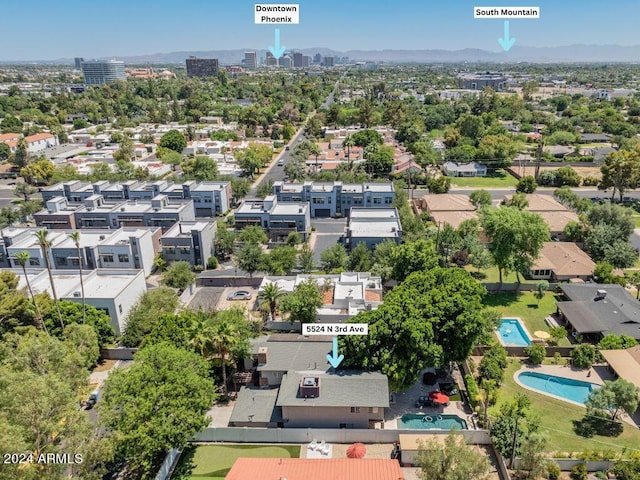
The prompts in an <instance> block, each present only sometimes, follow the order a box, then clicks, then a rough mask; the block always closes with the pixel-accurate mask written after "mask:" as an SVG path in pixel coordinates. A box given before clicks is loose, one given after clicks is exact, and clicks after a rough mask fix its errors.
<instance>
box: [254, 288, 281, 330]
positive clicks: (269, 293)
mask: <svg viewBox="0 0 640 480" xmlns="http://www.w3.org/2000/svg"><path fill="white" fill-rule="evenodd" d="M285 295H286V292H285V291H284V290H282V289H281V288H280V287H279V286H278V284H277V283H275V282H271V283H267V284H266V285H265V286H264V288H263V289H262V291H260V293H258V298H259V299H260V300H262V301H263V302H265V303H266V304H267V305H268V306H269V313H270V314H271V320H272V321H273V320H275V319H276V308H277V307H278V302H279V301H280V299H281V298H282V297H284V296H285Z"/></svg>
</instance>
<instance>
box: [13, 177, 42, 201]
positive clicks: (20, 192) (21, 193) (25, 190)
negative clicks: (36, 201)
mask: <svg viewBox="0 0 640 480" xmlns="http://www.w3.org/2000/svg"><path fill="white" fill-rule="evenodd" d="M37 191H38V189H37V188H35V187H32V186H31V185H29V184H28V183H27V182H26V181H25V182H18V183H16V186H15V187H14V189H13V194H14V195H15V196H16V197H22V200H23V201H24V202H28V201H29V199H30V198H31V195H33V194H34V193H36V192H37Z"/></svg>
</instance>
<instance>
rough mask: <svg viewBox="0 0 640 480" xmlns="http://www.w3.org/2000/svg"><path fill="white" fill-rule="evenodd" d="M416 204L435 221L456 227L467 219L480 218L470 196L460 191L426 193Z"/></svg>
mask: <svg viewBox="0 0 640 480" xmlns="http://www.w3.org/2000/svg"><path fill="white" fill-rule="evenodd" d="M416 205H417V206H418V207H419V208H420V210H422V211H423V212H427V213H428V214H429V217H430V218H431V220H432V221H434V222H435V223H437V224H441V225H444V224H447V223H448V224H449V225H451V226H452V227H454V228H458V227H459V226H460V224H461V223H462V222H464V221H465V220H472V219H477V218H478V214H477V213H476V211H475V210H476V207H474V206H473V205H472V204H471V202H470V201H469V197H468V196H467V195H462V194H458V193H443V194H438V195H435V194H429V195H424V196H423V197H422V198H421V199H420V200H419V201H417V202H416Z"/></svg>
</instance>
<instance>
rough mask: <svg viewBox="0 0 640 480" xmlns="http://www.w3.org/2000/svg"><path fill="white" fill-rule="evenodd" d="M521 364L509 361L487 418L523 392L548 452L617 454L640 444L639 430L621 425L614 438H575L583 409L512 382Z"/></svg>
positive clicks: (635, 447)
mask: <svg viewBox="0 0 640 480" xmlns="http://www.w3.org/2000/svg"><path fill="white" fill-rule="evenodd" d="M521 365H522V364H521V362H520V361H519V360H515V359H509V366H508V367H507V369H506V371H505V375H504V376H505V379H504V383H503V384H502V386H501V388H500V389H499V390H498V401H497V402H496V405H494V406H493V407H491V408H490V409H489V413H490V414H491V415H496V414H498V413H499V411H500V405H501V404H503V403H506V402H510V401H512V400H513V399H514V397H515V395H516V394H517V393H524V394H526V395H527V397H529V399H530V400H531V411H532V412H533V414H534V417H537V418H535V421H536V422H538V423H539V426H540V429H539V431H540V433H544V434H545V435H546V437H547V440H548V441H547V451H548V452H564V453H578V452H582V451H585V450H591V451H594V450H597V451H603V450H609V451H610V450H614V451H615V452H618V453H620V452H621V451H622V450H623V449H629V448H632V449H637V448H638V446H639V445H640V430H638V429H637V428H633V427H631V426H630V425H627V424H624V429H623V431H622V433H621V434H620V435H619V436H617V437H608V436H602V435H594V436H593V437H591V438H585V437H582V436H579V435H577V434H576V433H575V431H574V422H576V421H579V420H581V419H582V418H583V417H584V414H585V412H586V410H585V409H584V408H582V407H578V406H577V405H572V404H570V403H567V402H563V401H562V400H556V399H554V398H551V397H548V396H547V395H542V394H539V393H534V392H532V391H531V390H526V389H524V388H522V387H520V386H519V385H518V384H516V382H515V381H514V380H513V374H514V373H515V372H516V371H517V370H518V369H519V368H520V367H521Z"/></svg>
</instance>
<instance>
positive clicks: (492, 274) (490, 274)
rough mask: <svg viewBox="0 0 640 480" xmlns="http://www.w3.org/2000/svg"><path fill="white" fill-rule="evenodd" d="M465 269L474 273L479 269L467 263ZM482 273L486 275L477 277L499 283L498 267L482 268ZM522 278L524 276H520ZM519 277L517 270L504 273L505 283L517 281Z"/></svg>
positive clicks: (484, 280)
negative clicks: (517, 276)
mask: <svg viewBox="0 0 640 480" xmlns="http://www.w3.org/2000/svg"><path fill="white" fill-rule="evenodd" d="M465 269H466V270H467V271H468V272H470V273H472V274H474V276H475V274H476V272H477V271H478V269H477V268H475V267H473V266H471V265H467V266H466V267H465ZM480 273H483V274H484V275H485V276H484V277H483V278H480V277H477V278H478V280H480V281H481V282H483V283H498V282H499V281H500V273H499V272H498V267H490V268H487V269H485V270H480ZM520 279H521V280H522V276H521V277H520ZM517 281H518V279H517V278H516V274H515V272H509V273H507V274H504V273H503V274H502V282H503V283H516V282H517Z"/></svg>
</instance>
